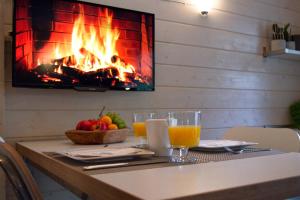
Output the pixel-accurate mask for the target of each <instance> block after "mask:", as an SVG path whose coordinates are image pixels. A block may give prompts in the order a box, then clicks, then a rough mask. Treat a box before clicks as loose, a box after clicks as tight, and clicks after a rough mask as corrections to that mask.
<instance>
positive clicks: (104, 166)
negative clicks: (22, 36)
mask: <svg viewBox="0 0 300 200" xmlns="http://www.w3.org/2000/svg"><path fill="white" fill-rule="evenodd" d="M128 164H129V163H112V164H101V165H90V166H85V167H83V169H84V170H91V169H101V168H109V167H118V166H124V165H128Z"/></svg>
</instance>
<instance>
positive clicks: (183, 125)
mask: <svg viewBox="0 0 300 200" xmlns="http://www.w3.org/2000/svg"><path fill="white" fill-rule="evenodd" d="M168 123H169V127H168V133H169V140H170V145H171V149H172V155H171V162H177V163H185V162H194V161H196V158H187V155H188V149H189V148H191V147H196V146H198V144H199V141H200V132H201V112H200V111H178V112H169V117H168ZM174 149H176V150H178V151H174Z"/></svg>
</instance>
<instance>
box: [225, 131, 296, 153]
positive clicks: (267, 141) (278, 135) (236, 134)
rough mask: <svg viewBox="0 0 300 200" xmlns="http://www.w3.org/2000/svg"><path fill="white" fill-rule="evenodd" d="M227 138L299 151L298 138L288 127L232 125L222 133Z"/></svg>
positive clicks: (282, 149)
mask: <svg viewBox="0 0 300 200" xmlns="http://www.w3.org/2000/svg"><path fill="white" fill-rule="evenodd" d="M224 139H227V140H242V141H247V142H257V143H258V145H256V146H257V147H262V148H272V149H277V150H280V151H283V152H300V138H299V135H298V133H297V132H296V131H294V130H293V129H289V128H260V127H234V128H231V129H229V130H228V131H227V132H226V133H225V134H224Z"/></svg>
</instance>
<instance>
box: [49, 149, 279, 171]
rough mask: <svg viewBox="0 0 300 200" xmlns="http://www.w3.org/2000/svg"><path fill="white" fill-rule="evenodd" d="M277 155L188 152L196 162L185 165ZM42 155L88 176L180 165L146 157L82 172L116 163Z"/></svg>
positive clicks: (246, 151)
mask: <svg viewBox="0 0 300 200" xmlns="http://www.w3.org/2000/svg"><path fill="white" fill-rule="evenodd" d="M175 153H176V151H175ZM279 153H281V152H279V151H274V150H269V151H266V150H265V149H259V148H246V149H244V151H243V152H242V153H240V154H234V153H232V152H202V151H189V154H188V157H193V158H196V159H197V161H196V162H195V163H186V164H199V163H207V162H218V161H225V160H235V159H243V158H252V157H258V156H267V155H274V154H279ZM44 154H46V155H47V156H50V157H52V158H53V159H55V160H57V161H60V162H63V163H64V164H68V165H70V166H71V167H73V168H76V169H78V170H82V171H83V172H84V173H87V174H89V175H94V174H103V173H114V172H121V171H132V170H144V169H152V168H160V167H169V166H178V165H182V164H178V163H170V162H169V158H168V157H155V156H153V157H147V158H138V159H132V160H124V161H117V163H121V162H127V163H128V165H125V166H118V167H110V168H101V169H93V170H88V171H84V170H83V168H82V167H84V166H91V165H99V164H109V163H116V161H114V162H105V163H103V162H101V163H99V162H95V163H84V162H80V161H76V160H72V159H70V158H68V157H65V156H63V155H60V154H57V153H54V152H44ZM186 164H185V165H186Z"/></svg>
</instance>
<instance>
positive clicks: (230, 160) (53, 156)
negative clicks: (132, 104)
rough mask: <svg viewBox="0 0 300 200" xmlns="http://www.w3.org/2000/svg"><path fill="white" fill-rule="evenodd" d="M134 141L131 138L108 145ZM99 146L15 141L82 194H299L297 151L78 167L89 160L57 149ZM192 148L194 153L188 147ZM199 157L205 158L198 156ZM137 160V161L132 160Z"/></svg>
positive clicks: (111, 199) (151, 197) (113, 198)
mask: <svg viewBox="0 0 300 200" xmlns="http://www.w3.org/2000/svg"><path fill="white" fill-rule="evenodd" d="M132 145H134V144H133V142H132V140H128V141H126V142H124V143H119V144H112V145H110V146H111V147H117V148H118V147H124V146H132ZM96 147H97V148H99V147H100V148H101V147H103V148H105V146H104V145H102V146H101V145H96V146H95V145H92V146H88V145H74V144H72V143H71V142H70V141H69V140H45V141H32V142H28V141H26V142H19V143H17V144H16V148H17V150H18V152H19V153H20V154H21V155H22V156H23V157H24V158H25V159H26V160H28V161H29V162H30V163H31V164H32V165H34V166H35V167H37V168H38V169H40V170H41V171H42V172H44V173H46V174H47V175H49V176H50V177H52V178H53V179H54V180H56V181H57V182H59V183H60V184H62V185H64V186H65V187H67V188H68V189H70V190H71V191H72V192H74V193H75V194H77V195H78V196H79V197H80V198H82V199H105V200H117V199H129V200H130V199H148V200H155V199H284V198H288V197H295V196H300V167H299V166H300V154H299V153H296V152H295V153H282V152H279V151H276V150H272V151H253V152H244V153H241V154H236V155H235V154H232V153H230V152H227V153H223V154H222V153H221V154H218V153H213V154H210V153H206V152H202V153H200V152H199V156H201V158H203V159H202V160H201V159H200V162H198V163H195V164H184V165H179V164H174V163H170V162H168V161H164V159H161V160H159V159H158V158H154V159H153V160H152V161H150V162H148V163H147V162H144V163H139V162H141V161H133V162H135V163H133V164H131V165H128V166H119V167H114V168H103V169H94V170H83V167H84V166H87V165H90V163H83V162H78V161H74V160H72V159H69V158H66V157H64V156H63V155H61V154H58V153H57V152H61V151H67V150H73V149H93V148H96ZM194 153H197V152H194ZM204 158H205V159H204ZM136 163H139V164H136Z"/></svg>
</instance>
